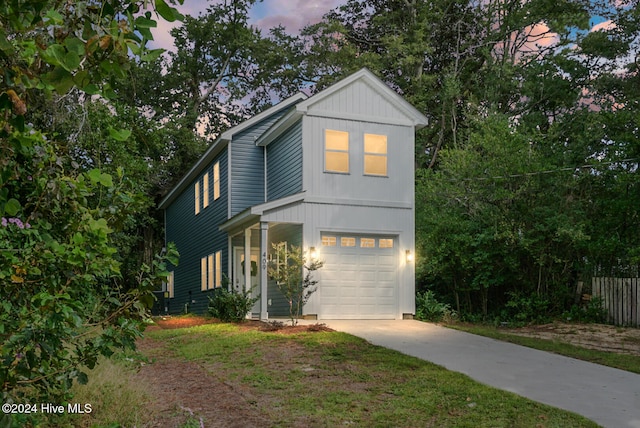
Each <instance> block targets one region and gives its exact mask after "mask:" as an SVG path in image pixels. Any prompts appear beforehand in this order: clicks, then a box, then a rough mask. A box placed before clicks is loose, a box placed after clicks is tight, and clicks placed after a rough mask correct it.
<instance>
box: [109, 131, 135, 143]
mask: <svg viewBox="0 0 640 428" xmlns="http://www.w3.org/2000/svg"><path fill="white" fill-rule="evenodd" d="M109 135H110V136H111V138H113V139H114V140H116V141H127V140H128V139H129V137H130V136H131V131H129V130H128V129H113V128H109Z"/></svg>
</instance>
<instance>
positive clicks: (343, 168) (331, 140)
mask: <svg viewBox="0 0 640 428" xmlns="http://www.w3.org/2000/svg"><path fill="white" fill-rule="evenodd" d="M324 170H325V172H339V173H343V174H347V173H349V133H348V132H344V131H334V130H332V129H327V130H325V131H324Z"/></svg>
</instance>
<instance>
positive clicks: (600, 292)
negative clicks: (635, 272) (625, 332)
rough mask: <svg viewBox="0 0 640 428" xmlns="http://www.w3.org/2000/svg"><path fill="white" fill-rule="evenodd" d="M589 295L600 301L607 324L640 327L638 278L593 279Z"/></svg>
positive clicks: (639, 282) (639, 285) (639, 288)
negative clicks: (605, 314)
mask: <svg viewBox="0 0 640 428" xmlns="http://www.w3.org/2000/svg"><path fill="white" fill-rule="evenodd" d="M591 294H592V295H593V297H599V298H601V299H602V304H603V306H604V308H605V309H606V310H607V312H608V314H609V322H611V323H613V324H615V325H625V326H633V327H640V306H638V302H639V301H640V278H610V277H595V278H592V280H591Z"/></svg>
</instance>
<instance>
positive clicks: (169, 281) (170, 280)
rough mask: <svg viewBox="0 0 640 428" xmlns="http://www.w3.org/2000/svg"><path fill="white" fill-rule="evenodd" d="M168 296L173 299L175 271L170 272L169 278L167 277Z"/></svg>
mask: <svg viewBox="0 0 640 428" xmlns="http://www.w3.org/2000/svg"><path fill="white" fill-rule="evenodd" d="M164 291H166V292H167V296H168V297H169V298H170V299H173V271H171V272H169V276H167V283H166V289H165V290H164Z"/></svg>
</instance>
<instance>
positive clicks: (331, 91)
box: [256, 68, 428, 146]
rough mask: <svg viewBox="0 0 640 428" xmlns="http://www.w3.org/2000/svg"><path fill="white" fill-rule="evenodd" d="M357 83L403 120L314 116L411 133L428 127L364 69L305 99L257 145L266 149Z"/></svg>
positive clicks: (323, 113)
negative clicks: (403, 128) (405, 129)
mask: <svg viewBox="0 0 640 428" xmlns="http://www.w3.org/2000/svg"><path fill="white" fill-rule="evenodd" d="M356 82H362V83H364V84H365V85H366V86H367V87H369V88H371V89H372V90H373V91H374V92H375V93H377V94H378V95H379V96H380V97H382V98H383V99H384V100H385V102H388V103H389V104H390V105H392V106H393V107H394V108H395V109H396V110H397V111H398V113H399V114H400V115H401V116H402V117H403V118H402V119H401V120H399V119H397V118H392V117H380V116H367V115H363V114H359V115H353V114H348V113H345V112H338V111H327V110H321V111H319V112H315V114H320V115H321V116H323V117H335V118H338V119H353V120H364V121H368V122H375V123H389V124H395V125H405V126H413V127H414V129H420V128H424V127H425V126H427V125H428V119H427V117H426V116H425V115H423V114H422V113H420V111H418V109H416V108H415V107H414V106H413V105H411V104H410V103H409V102H408V101H406V100H405V99H404V98H403V97H402V96H400V95H399V94H398V93H396V92H395V91H394V90H392V89H391V88H389V87H388V86H387V85H386V84H385V83H384V82H383V81H382V80H380V79H379V78H378V77H376V75H375V74H373V73H372V72H371V71H369V70H368V69H366V68H362V69H360V70H359V71H357V72H355V73H353V74H351V75H349V76H348V77H346V78H344V79H342V80H340V81H339V82H337V83H335V84H333V85H331V86H329V87H328V88H326V89H324V90H323V91H320V92H318V93H317V94H315V95H313V96H311V97H310V98H307V99H305V100H303V101H301V102H299V103H298V104H296V107H295V109H292V110H291V111H290V112H289V113H287V114H286V115H285V116H283V117H282V118H280V119H279V120H278V121H277V122H276V123H274V124H273V125H272V126H271V127H270V128H269V129H267V130H266V131H265V132H264V133H263V134H262V135H261V136H260V137H258V139H257V140H256V145H258V146H266V145H268V144H269V143H271V142H272V141H274V140H275V139H276V138H278V137H279V136H280V135H282V134H283V133H284V132H285V131H286V130H287V129H289V127H291V125H293V124H294V123H295V122H296V121H298V120H299V119H300V118H301V117H302V116H304V115H306V114H314V113H311V110H312V109H313V107H314V106H317V105H319V104H322V102H323V101H324V100H326V99H328V98H330V97H331V96H333V95H336V94H337V93H339V92H340V91H342V90H343V89H345V88H347V87H348V86H350V85H353V84H354V83H356Z"/></svg>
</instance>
